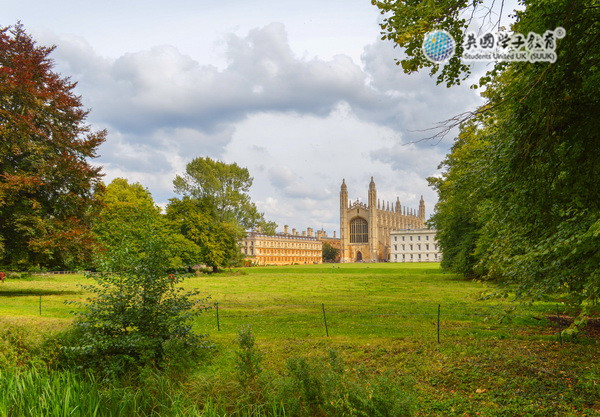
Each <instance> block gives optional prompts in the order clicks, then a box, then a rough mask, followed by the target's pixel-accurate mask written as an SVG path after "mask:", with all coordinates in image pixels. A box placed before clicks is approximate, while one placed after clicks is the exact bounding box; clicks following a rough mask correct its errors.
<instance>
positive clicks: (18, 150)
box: [0, 24, 106, 268]
mask: <svg viewBox="0 0 600 417" xmlns="http://www.w3.org/2000/svg"><path fill="white" fill-rule="evenodd" d="M53 49H54V48H53V47H49V48H48V47H43V46H38V45H37V44H36V43H35V41H34V40H33V39H32V38H31V37H30V36H29V35H28V34H27V33H26V32H25V30H24V29H23V27H22V26H21V25H20V24H17V25H16V26H14V27H8V28H3V29H0V219H2V220H1V221H0V263H2V264H5V265H11V266H12V267H14V268H27V267H30V266H33V265H41V266H45V267H69V268H74V267H79V266H83V265H86V264H87V263H88V262H89V259H90V254H91V252H92V250H93V237H92V234H91V231H90V228H91V223H92V220H93V217H94V214H95V211H96V210H97V208H98V207H99V206H98V202H97V200H96V198H95V197H94V191H95V189H96V188H97V187H99V186H100V184H101V183H100V176H101V174H100V168H98V167H94V166H92V165H91V164H90V163H89V160H90V159H91V158H94V157H95V156H96V150H97V148H98V146H99V145H100V144H101V143H102V142H103V141H104V139H105V135H106V133H105V132H104V131H99V132H93V131H92V130H91V128H90V127H89V126H88V125H87V124H85V119H86V117H87V115H88V112H87V111H86V110H85V109H84V108H83V106H82V104H81V99H80V97H78V96H77V95H75V94H74V92H73V90H74V88H75V85H76V84H75V83H74V82H71V81H70V80H69V79H68V78H63V77H61V76H60V75H59V74H57V73H55V72H53V71H52V67H53V62H52V60H51V59H50V54H51V53H52V51H53Z"/></svg>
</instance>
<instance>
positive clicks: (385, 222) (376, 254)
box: [340, 177, 425, 262]
mask: <svg viewBox="0 0 600 417" xmlns="http://www.w3.org/2000/svg"><path fill="white" fill-rule="evenodd" d="M424 227H425V201H423V196H421V201H420V203H419V211H418V212H416V211H415V210H413V209H407V208H406V207H404V208H402V206H401V205H400V198H398V197H397V198H396V202H395V203H392V204H391V206H390V203H389V202H388V203H387V206H386V203H385V201H384V202H383V204H381V203H380V201H379V200H378V199H377V189H376V188H375V182H374V181H373V177H371V183H370V184H369V201H368V205H365V204H364V203H361V202H359V201H358V200H356V201H355V202H353V203H349V201H348V188H347V187H346V181H345V180H342V189H341V191H340V240H341V254H340V255H341V259H340V260H341V262H361V261H365V262H384V261H389V260H390V252H391V250H390V232H391V231H393V230H400V229H419V228H424Z"/></svg>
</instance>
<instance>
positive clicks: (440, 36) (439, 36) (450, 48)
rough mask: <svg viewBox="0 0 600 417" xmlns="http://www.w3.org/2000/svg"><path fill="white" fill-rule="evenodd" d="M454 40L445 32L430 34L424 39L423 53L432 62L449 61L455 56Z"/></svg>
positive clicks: (437, 31) (436, 31)
mask: <svg viewBox="0 0 600 417" xmlns="http://www.w3.org/2000/svg"><path fill="white" fill-rule="evenodd" d="M454 46H455V43H454V38H452V35H450V33H448V31H445V30H441V29H440V30H434V31H432V32H428V33H427V34H426V35H425V38H424V39H423V53H424V54H425V56H426V57H427V59H429V60H430V61H431V62H435V63H439V62H444V61H447V60H449V59H450V58H451V57H452V55H454Z"/></svg>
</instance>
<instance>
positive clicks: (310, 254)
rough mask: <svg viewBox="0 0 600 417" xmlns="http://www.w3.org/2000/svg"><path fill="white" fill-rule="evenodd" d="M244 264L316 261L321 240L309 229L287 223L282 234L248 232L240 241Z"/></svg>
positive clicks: (320, 256)
mask: <svg viewBox="0 0 600 417" xmlns="http://www.w3.org/2000/svg"><path fill="white" fill-rule="evenodd" d="M240 246H241V250H242V253H243V254H244V255H245V261H246V264H247V265H294V264H320V263H322V262H323V243H322V242H321V241H320V240H318V239H317V238H316V237H315V236H314V235H313V229H312V228H310V227H309V228H308V229H307V230H306V231H303V232H302V233H299V232H297V231H296V229H292V232H291V233H289V230H288V226H285V227H284V232H283V233H276V234H275V235H267V234H264V233H260V232H249V233H248V235H247V236H246V237H245V238H244V239H243V240H242V241H241V242H240Z"/></svg>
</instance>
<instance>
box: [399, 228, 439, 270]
mask: <svg viewBox="0 0 600 417" xmlns="http://www.w3.org/2000/svg"><path fill="white" fill-rule="evenodd" d="M435 234H436V231H435V230H433V229H426V228H422V229H404V230H395V231H392V232H391V233H390V244H391V257H390V262H439V261H441V260H442V253H441V252H440V248H439V246H438V243H437V240H436V238H435Z"/></svg>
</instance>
